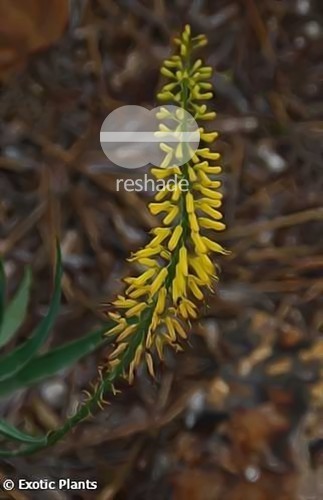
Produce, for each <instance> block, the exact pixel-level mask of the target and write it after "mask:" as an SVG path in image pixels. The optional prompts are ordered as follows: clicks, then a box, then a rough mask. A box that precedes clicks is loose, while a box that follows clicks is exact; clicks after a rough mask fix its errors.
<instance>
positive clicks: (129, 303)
mask: <svg viewBox="0 0 323 500" xmlns="http://www.w3.org/2000/svg"><path fill="white" fill-rule="evenodd" d="M112 304H113V305H114V306H116V307H120V308H128V307H133V306H135V305H136V304H137V302H136V301H135V300H131V299H126V298H125V297H122V296H120V295H119V298H118V299H117V300H114V301H113V302H112Z"/></svg>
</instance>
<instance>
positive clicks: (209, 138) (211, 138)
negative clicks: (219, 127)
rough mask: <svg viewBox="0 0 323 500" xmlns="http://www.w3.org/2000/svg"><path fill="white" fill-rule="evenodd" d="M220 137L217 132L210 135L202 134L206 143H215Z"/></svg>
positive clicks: (202, 138)
mask: <svg viewBox="0 0 323 500" xmlns="http://www.w3.org/2000/svg"><path fill="white" fill-rule="evenodd" d="M218 135H219V134H218V133H217V132H209V133H206V132H202V133H201V140H202V141H204V142H213V141H215V139H216V138H217V137H218Z"/></svg>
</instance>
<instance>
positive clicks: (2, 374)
mask: <svg viewBox="0 0 323 500" xmlns="http://www.w3.org/2000/svg"><path fill="white" fill-rule="evenodd" d="M61 276H62V264H61V253H60V250H59V248H58V250H57V264H56V272H55V283H54V293H53V297H52V300H51V303H50V307H49V310H48V313H47V315H46V316H45V317H44V318H43V320H42V321H41V322H40V324H39V325H38V327H36V329H35V330H34V331H33V333H32V334H31V336H30V338H29V339H28V340H26V341H25V342H24V343H23V344H22V345H21V346H19V347H17V348H16V349H14V350H13V351H12V352H11V353H9V354H7V355H5V356H1V357H0V381H1V380H5V379H8V378H9V377H12V376H13V375H14V374H15V373H18V372H19V371H20V370H21V369H22V368H23V367H24V366H25V365H26V364H27V363H28V362H29V361H30V360H31V359H32V358H33V357H34V356H35V354H36V353H37V351H38V350H39V348H40V347H41V346H42V344H43V343H44V342H45V341H46V340H47V337H48V335H49V333H50V330H51V328H52V326H53V323H54V321H55V318H56V316H57V314H58V311H59V306H60V298H61Z"/></svg>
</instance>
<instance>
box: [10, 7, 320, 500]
mask: <svg viewBox="0 0 323 500" xmlns="http://www.w3.org/2000/svg"><path fill="white" fill-rule="evenodd" d="M0 18H1V27H0V78H1V81H2V84H1V90H0V117H1V121H0V251H1V253H2V254H3V255H4V257H5V265H6V272H7V276H8V279H9V281H10V290H11V291H13V290H14V289H15V287H16V285H17V283H18V280H19V279H20V278H21V275H22V272H23V268H24V266H25V265H26V264H27V263H29V264H32V268H33V272H34V285H33V293H32V304H31V307H30V315H29V317H28V321H27V324H26V325H25V328H24V329H23V330H21V332H20V334H21V335H20V338H23V337H24V335H26V333H27V332H28V331H29V328H30V326H31V325H33V324H34V323H35V322H36V321H37V319H39V318H40V317H41V316H42V314H43V311H44V308H45V307H46V304H47V303H48V300H49V290H50V287H51V269H52V264H53V258H54V238H55V235H56V234H59V237H60V240H61V244H62V249H63V257H64V270H65V275H64V280H63V290H64V300H63V304H62V309H61V314H60V318H59V321H58V323H57V325H56V328H55V330H54V332H53V335H52V336H51V340H50V344H49V345H51V346H54V345H59V344H60V343H61V342H62V341H63V340H64V341H65V340H67V339H72V338H78V337H79V336H80V335H82V334H84V333H85V332H86V331H87V328H88V327H92V326H93V325H94V324H95V321H96V320H95V317H96V316H100V315H101V314H102V312H101V309H100V307H99V304H100V303H101V302H102V301H108V300H110V299H111V298H112V297H113V296H114V294H115V293H116V292H118V291H119V290H120V289H121V288H122V285H121V284H120V281H119V280H120V277H122V276H124V275H125V274H127V272H128V271H129V267H128V266H129V264H126V263H125V258H126V257H127V255H129V252H130V251H131V250H134V249H136V248H137V247H138V246H140V245H143V244H145V242H146V241H147V232H148V230H149V229H150V228H151V227H152V226H153V225H154V224H155V221H154V219H153V218H152V216H151V215H150V214H149V213H148V211H147V208H146V206H147V203H146V202H147V200H148V199H149V198H150V195H151V193H144V194H139V193H122V192H119V193H116V191H115V179H116V176H117V175H120V172H118V171H117V170H116V168H115V167H114V166H113V165H111V164H109V161H108V160H107V158H106V157H105V156H104V155H103V153H102V152H101V149H100V144H99V135H98V132H99V129H100V127H101V124H102V121H103V119H104V118H105V117H106V115H107V114H108V113H109V112H110V111H111V110H113V109H115V107H117V106H120V105H123V104H139V105H144V106H147V107H152V106H154V105H155V97H154V96H155V93H156V90H157V88H158V86H159V84H160V77H159V67H160V64H161V62H162V60H163V59H164V58H165V57H167V56H168V54H169V53H170V50H171V39H172V37H173V36H174V35H175V34H176V33H177V32H178V31H180V30H181V29H182V27H183V25H184V24H185V23H190V24H191V26H192V29H193V31H194V32H195V33H201V32H202V33H205V34H206V35H207V36H208V39H209V45H208V47H206V48H205V49H203V57H204V58H205V59H206V61H207V63H208V64H210V65H212V66H213V67H214V68H215V74H214V77H213V83H214V86H215V93H216V96H215V99H214V101H212V102H211V106H212V107H213V108H214V109H215V110H216V111H217V113H218V116H217V119H216V121H215V123H214V124H212V126H214V128H216V129H217V130H218V131H219V132H220V139H219V140H218V142H217V148H218V150H219V151H220V152H221V153H222V155H223V156H222V164H223V166H224V170H223V178H222V180H223V192H224V195H225V202H224V212H225V220H226V223H227V226H228V230H227V232H226V233H225V234H223V235H222V234H221V242H223V244H224V245H225V246H226V247H227V248H229V249H230V250H231V251H232V254H231V255H230V256H229V257H225V258H222V259H221V260H219V261H218V263H219V266H220V269H221V272H220V275H221V281H220V284H219V286H218V288H217V295H216V296H213V297H209V300H208V304H209V305H208V306H204V307H203V308H202V309H201V321H199V322H198V323H196V324H195V325H193V328H192V333H191V336H190V342H189V345H188V346H187V347H186V349H185V350H184V352H183V353H182V354H177V355H174V354H173V353H169V355H168V358H167V359H166V362H165V364H164V366H162V367H160V371H159V373H158V377H157V381H156V382H153V381H152V380H150V379H149V378H148V377H147V374H146V373H145V371H143V372H142V373H140V374H139V375H138V377H137V379H136V382H135V384H134V386H133V387H130V388H129V387H127V385H126V384H124V385H122V386H121V388H122V393H121V394H119V395H117V396H116V397H114V398H113V399H112V400H111V403H112V404H111V405H110V406H108V407H107V409H106V410H105V411H104V412H102V413H99V414H98V415H97V416H96V417H95V418H94V419H93V420H91V421H88V422H87V423H84V424H83V425H81V426H80V427H78V428H77V429H76V430H75V431H74V432H73V433H71V434H70V435H69V436H68V437H67V438H66V439H65V440H64V442H63V443H61V444H59V445H57V446H55V447H54V448H52V449H49V450H45V451H44V452H42V453H40V454H37V455H35V456H32V457H28V458H19V459H8V460H3V461H2V462H1V467H0V473H1V475H9V476H11V477H15V476H17V477H21V476H23V477H26V478H27V479H28V478H30V479H32V478H42V477H43V478H45V477H46V478H49V479H51V478H58V477H70V478H71V479H91V480H97V481H98V483H99V489H98V491H96V492H90V491H89V492H78V493H73V492H65V493H64V492H44V491H43V492H33V493H32V494H29V493H28V494H27V493H26V494H25V493H18V492H15V493H12V497H8V494H6V495H7V496H2V497H1V494H0V498H16V499H25V498H32V499H34V498H35V499H47V498H48V499H62V500H64V499H70V498H71V499H74V498H75V499H90V498H98V499H99V500H108V499H112V498H116V499H127V500H146V499H147V500H168V499H174V500H186V499H190V500H224V499H225V500H240V499H241V500H267V499H268V500H272V499H273V498H275V499H276V500H296V499H310V498H311V499H317V500H319V499H321V498H323V485H322V483H323V480H322V471H323V424H322V421H323V420H322V416H323V378H322V375H323V337H322V325H323V312H322V302H323V300H322V291H323V256H322V249H323V222H322V221H323V203H322V187H323V175H322V168H323V142H322V137H323V58H322V54H323V5H322V2H321V1H320V0H316V1H315V0H281V1H279V0H225V1H224V0H223V1H221V0H209V1H207V0H192V1H189V0H172V1H171V0H169V1H166V0H146V1H144V0H119V1H112V0H111V1H109V0H93V1H86V0H74V1H73V0H72V1H71V2H70V3H69V4H68V5H67V2H65V1H64V0H60V1H59V0H55V1H54V0H51V1H49V2H44V1H42V0H28V1H19V0H15V1H6V0H0ZM102 355H104V353H102V352H101V353H97V354H96V355H95V356H92V357H90V358H87V359H86V360H84V361H82V362H81V363H79V364H78V366H77V367H75V368H74V369H72V370H69V371H67V372H66V373H63V374H61V376H58V377H56V378H55V379H54V380H52V381H49V382H46V383H44V384H42V385H41V386H39V387H35V388H32V389H30V390H25V391H21V392H19V393H16V394H14V395H13V396H12V397H11V398H10V399H7V400H2V401H1V402H0V408H1V413H2V415H3V416H5V418H7V419H10V421H11V422H14V423H15V424H17V425H20V426H22V427H25V428H28V429H30V430H32V431H35V432H46V431H47V430H49V429H51V428H52V427H53V426H56V425H59V424H60V423H61V422H63V421H64V418H65V416H66V414H71V412H73V411H74V408H75V405H76V403H77V402H78V401H79V400H80V399H81V397H82V396H81V390H82V389H84V388H86V387H88V384H89V381H90V380H91V379H92V378H93V377H94V376H95V373H96V366H97V362H98V360H99V359H100V358H101V357H102Z"/></svg>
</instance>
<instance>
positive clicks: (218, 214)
mask: <svg viewBox="0 0 323 500" xmlns="http://www.w3.org/2000/svg"><path fill="white" fill-rule="evenodd" d="M199 207H200V209H201V210H203V212H204V213H205V214H207V215H209V216H210V217H212V219H215V220H221V219H222V218H223V215H222V213H221V212H219V211H218V210H214V208H212V207H210V205H207V204H206V203H201V204H200V205H199Z"/></svg>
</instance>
